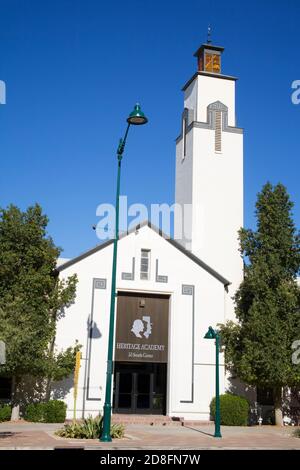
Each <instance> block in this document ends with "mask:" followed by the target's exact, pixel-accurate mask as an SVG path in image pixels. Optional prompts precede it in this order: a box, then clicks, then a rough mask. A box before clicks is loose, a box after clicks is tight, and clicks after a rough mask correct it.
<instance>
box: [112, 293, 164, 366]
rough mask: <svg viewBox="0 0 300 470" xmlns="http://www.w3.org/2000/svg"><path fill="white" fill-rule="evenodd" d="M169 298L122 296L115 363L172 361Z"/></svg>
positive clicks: (119, 307) (118, 317) (118, 318)
mask: <svg viewBox="0 0 300 470" xmlns="http://www.w3.org/2000/svg"><path fill="white" fill-rule="evenodd" d="M168 316H169V298H168V297H167V296H155V295H144V296H138V295H137V294H128V293H126V294H123V293H122V294H120V293H119V294H118V309H117V327H116V343H115V361H122V362H128V361H129V362H168Z"/></svg>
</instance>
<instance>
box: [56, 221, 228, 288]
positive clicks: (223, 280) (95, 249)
mask: <svg viewBox="0 0 300 470" xmlns="http://www.w3.org/2000/svg"><path fill="white" fill-rule="evenodd" d="M145 226H148V227H149V228H151V229H152V230H153V231H154V232H156V233H157V234H158V235H159V236H161V237H162V238H164V239H165V240H166V241H167V242H168V243H170V244H171V245H172V246H173V247H174V248H176V249H177V250H179V251H180V252H181V253H183V254H184V255H185V256H187V257H188V258H189V259H190V260H192V261H193V262H194V263H196V264H197V265H198V266H200V267H201V268H202V269H204V270H205V271H206V272H208V273H209V274H211V275H212V276H213V277H214V278H215V279H217V280H218V281H220V282H221V283H222V284H223V285H224V287H227V286H229V285H230V284H231V282H230V281H228V279H226V278H225V277H223V276H222V275H221V274H220V273H218V272H217V271H215V270H214V269H213V268H211V267H210V266H208V264H206V263H205V262H204V261H202V260H201V259H200V258H198V257H197V256H196V255H194V254H193V253H191V252H190V251H188V250H187V249H186V248H184V247H183V246H182V245H181V244H180V243H178V242H177V241H176V240H174V239H173V238H170V237H169V236H168V235H166V234H165V233H164V232H163V231H162V230H160V229H159V228H157V227H156V226H155V225H153V224H151V222H150V221H148V220H146V221H144V222H142V223H140V224H138V225H136V226H135V227H133V228H132V229H131V230H129V231H128V232H126V233H123V234H121V235H120V237H119V239H120V240H121V239H122V238H124V237H127V236H128V235H130V234H132V233H134V232H136V231H137V230H139V229H141V228H143V227H145ZM113 242H114V240H113V239H112V240H107V241H106V242H104V243H101V244H100V245H97V246H95V247H93V248H91V249H90V250H87V251H85V252H83V253H82V254H81V255H79V256H76V257H75V258H73V259H71V260H69V261H67V262H66V263H64V264H61V265H60V266H58V267H57V268H56V270H55V272H56V273H60V272H62V271H64V270H65V269H67V268H69V267H70V266H73V265H74V264H76V263H78V262H79V261H81V260H83V259H85V258H87V257H88V256H91V255H93V254H94V253H98V251H101V250H103V249H104V248H106V247H108V246H109V245H112V244H113Z"/></svg>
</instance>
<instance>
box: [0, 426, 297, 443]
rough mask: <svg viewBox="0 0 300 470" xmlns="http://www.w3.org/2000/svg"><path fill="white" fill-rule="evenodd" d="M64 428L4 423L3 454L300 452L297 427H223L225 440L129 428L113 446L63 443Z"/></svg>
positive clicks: (202, 430) (203, 429) (180, 430)
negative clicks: (59, 432)
mask: <svg viewBox="0 0 300 470" xmlns="http://www.w3.org/2000/svg"><path fill="white" fill-rule="evenodd" d="M60 427H61V425H60V424H40V423H24V422H22V423H1V424H0V450H4V449H54V448H55V447H68V448H69V447H84V448H85V449H99V450H100V449H105V450H107V449H124V450H125V449H162V450H173V449H174V450H175V449H186V450H188V449H298V450H300V438H295V437H292V433H293V431H294V430H295V428H293V427H284V428H279V427H275V426H261V427H227V426H226V427H225V426H224V427H222V435H223V438H222V439H215V438H214V437H213V431H214V427H213V426H210V425H206V426H194V427H184V426H182V427H181V426H178V427H177V426H176V427H172V426H148V425H140V424H131V425H127V426H126V436H125V438H123V439H115V440H114V441H113V442H111V443H102V442H99V441H98V440H86V439H63V438H60V437H58V436H55V435H54V432H55V430H56V429H59V428H60Z"/></svg>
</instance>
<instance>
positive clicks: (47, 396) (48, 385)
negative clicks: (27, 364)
mask: <svg viewBox="0 0 300 470" xmlns="http://www.w3.org/2000/svg"><path fill="white" fill-rule="evenodd" d="M51 385H52V378H51V377H47V379H46V389H45V401H49V400H50V398H51Z"/></svg>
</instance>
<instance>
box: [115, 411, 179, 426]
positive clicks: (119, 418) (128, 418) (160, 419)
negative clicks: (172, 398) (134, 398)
mask: <svg viewBox="0 0 300 470" xmlns="http://www.w3.org/2000/svg"><path fill="white" fill-rule="evenodd" d="M111 421H112V423H113V424H119V423H120V424H124V425H126V424H146V425H149V426H183V419H182V418H176V417H170V416H161V415H136V414H123V413H120V414H117V413H116V414H113V415H112V417H111Z"/></svg>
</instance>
